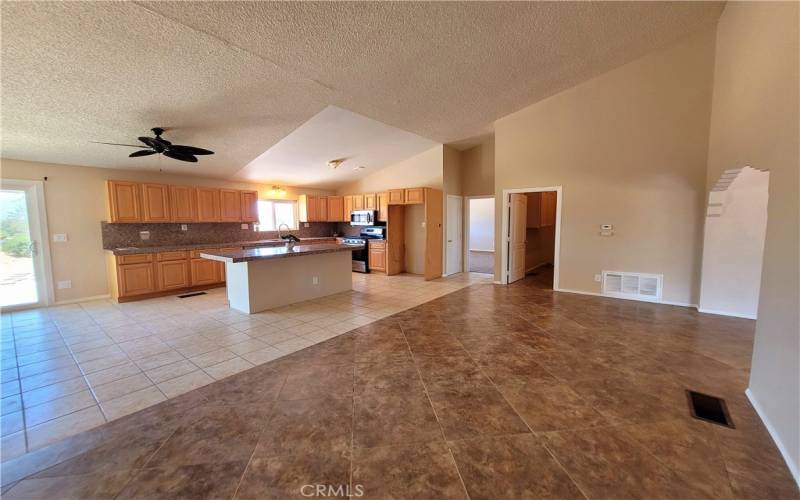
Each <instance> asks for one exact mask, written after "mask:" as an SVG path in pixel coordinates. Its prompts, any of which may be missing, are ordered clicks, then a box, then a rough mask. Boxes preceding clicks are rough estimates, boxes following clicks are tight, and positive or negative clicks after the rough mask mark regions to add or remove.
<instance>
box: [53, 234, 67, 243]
mask: <svg viewBox="0 0 800 500" xmlns="http://www.w3.org/2000/svg"><path fill="white" fill-rule="evenodd" d="M53 241H55V242H56V243H64V242H66V241H67V235H66V234H64V233H56V234H54V235H53Z"/></svg>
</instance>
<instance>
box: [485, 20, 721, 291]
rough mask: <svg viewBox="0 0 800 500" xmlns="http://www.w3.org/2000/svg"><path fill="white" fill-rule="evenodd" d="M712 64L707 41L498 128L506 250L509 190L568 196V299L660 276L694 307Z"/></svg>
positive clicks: (605, 78)
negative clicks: (620, 280) (618, 280)
mask: <svg viewBox="0 0 800 500" xmlns="http://www.w3.org/2000/svg"><path fill="white" fill-rule="evenodd" d="M713 65H714V31H712V30H708V31H706V32H703V33H701V34H697V35H695V36H692V37H690V38H687V39H685V40H684V41H682V42H681V43H679V44H676V45H674V46H671V47H668V48H666V49H664V50H661V51H658V52H654V53H651V54H649V55H647V56H645V57H642V58H641V59H639V60H636V61H634V62H632V63H629V64H627V65H625V66H622V67H620V68H617V69H615V70H612V71H610V72H608V73H605V74H603V75H601V76H599V77H597V78H594V79H592V80H589V81H586V82H584V83H582V84H580V85H578V86H576V87H573V88H571V89H569V90H567V91H564V92H561V93H560V94H557V95H555V96H553V97H550V98H548V99H545V100H543V101H541V102H539V103H537V104H534V105H532V106H529V107H527V108H525V109H523V110H521V111H519V112H517V113H514V114H512V115H509V116H507V117H504V118H502V119H500V120H498V121H497V122H495V192H496V194H497V231H496V234H497V237H496V243H497V248H498V249H500V240H499V238H500V232H501V227H502V223H501V220H502V219H501V213H502V200H501V198H502V190H503V189H509V188H533V187H546V186H563V208H562V225H561V252H560V277H561V281H560V287H561V288H563V289H572V290H578V291H584V292H599V291H600V284H599V283H596V282H595V281H594V275H595V274H599V273H600V272H601V271H602V270H618V271H638V272H646V273H663V274H664V297H663V298H664V300H665V301H669V302H675V303H682V304H687V303H690V304H696V303H697V296H698V292H699V278H698V277H699V272H698V269H699V266H700V248H701V241H702V219H703V207H704V205H705V179H706V160H707V152H708V151H707V148H708V126H709V116H710V103H711V89H712V72H713ZM604 223H607V224H613V225H614V226H615V230H616V234H615V235H614V236H613V237H601V236H599V235H598V232H599V227H600V224H604ZM500 254H501V252H497V256H498V257H497V258H496V266H495V268H496V269H498V270H499V269H500V265H499V256H500ZM498 272H499V271H498ZM496 278H497V279H499V276H498V277H496Z"/></svg>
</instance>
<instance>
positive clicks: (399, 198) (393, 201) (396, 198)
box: [389, 189, 406, 205]
mask: <svg viewBox="0 0 800 500" xmlns="http://www.w3.org/2000/svg"><path fill="white" fill-rule="evenodd" d="M405 191H406V190H405V189H390V190H389V205H402V204H403V203H405V202H406V196H405Z"/></svg>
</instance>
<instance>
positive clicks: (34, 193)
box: [0, 179, 53, 309]
mask: <svg viewBox="0 0 800 500" xmlns="http://www.w3.org/2000/svg"><path fill="white" fill-rule="evenodd" d="M0 262H1V263H0V266H2V269H3V273H2V278H1V279H0V307H2V308H3V309H21V308H27V307H37V306H42V305H49V304H50V303H51V301H52V295H53V292H52V290H53V288H52V283H51V278H50V273H49V262H50V260H49V247H48V241H47V222H46V215H45V210H44V190H43V188H42V183H41V181H28V180H12V179H3V182H2V188H1V189H0Z"/></svg>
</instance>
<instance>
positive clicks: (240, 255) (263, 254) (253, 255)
mask: <svg viewBox="0 0 800 500" xmlns="http://www.w3.org/2000/svg"><path fill="white" fill-rule="evenodd" d="M362 248H364V245H363V244H357V245H352V244H348V243H317V244H314V245H294V246H287V245H284V246H280V247H260V248H248V249H247V250H238V251H236V252H208V253H206V252H200V257H202V258H204V259H210V260H217V261H220V262H232V263H237V262H250V261H254V260H265V259H283V258H287V257H301V256H303V255H314V254H318V253H332V252H352V251H353V250H361V249H362Z"/></svg>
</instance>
